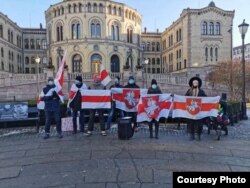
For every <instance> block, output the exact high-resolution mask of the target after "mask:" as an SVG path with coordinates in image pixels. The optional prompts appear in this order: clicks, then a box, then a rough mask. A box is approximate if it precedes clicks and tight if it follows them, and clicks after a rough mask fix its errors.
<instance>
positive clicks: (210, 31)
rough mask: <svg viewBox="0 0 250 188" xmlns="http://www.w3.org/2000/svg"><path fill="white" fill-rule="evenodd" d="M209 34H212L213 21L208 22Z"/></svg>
mask: <svg viewBox="0 0 250 188" xmlns="http://www.w3.org/2000/svg"><path fill="white" fill-rule="evenodd" d="M209 35H214V23H213V22H210V23H209Z"/></svg>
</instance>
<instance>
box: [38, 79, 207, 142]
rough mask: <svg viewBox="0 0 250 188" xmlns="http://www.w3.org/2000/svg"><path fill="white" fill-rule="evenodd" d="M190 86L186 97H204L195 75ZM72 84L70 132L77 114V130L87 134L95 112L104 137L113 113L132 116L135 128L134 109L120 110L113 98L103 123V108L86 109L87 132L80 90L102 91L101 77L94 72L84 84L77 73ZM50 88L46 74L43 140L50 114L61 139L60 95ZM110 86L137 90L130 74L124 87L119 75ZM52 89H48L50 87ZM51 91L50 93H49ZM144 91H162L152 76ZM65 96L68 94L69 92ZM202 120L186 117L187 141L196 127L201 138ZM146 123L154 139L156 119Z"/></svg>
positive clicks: (134, 127)
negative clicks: (88, 84) (89, 80)
mask: <svg viewBox="0 0 250 188" xmlns="http://www.w3.org/2000/svg"><path fill="white" fill-rule="evenodd" d="M189 86H190V89H188V91H187V92H186V96H194V97H204V96H206V94H205V92H204V91H203V90H202V89H201V86H202V81H201V79H200V78H199V77H193V78H191V79H190V81H189ZM72 87H74V88H75V91H76V92H75V93H74V94H73V95H74V96H73V98H72V100H69V102H68V107H69V108H70V109H71V111H72V116H73V117H72V124H73V132H72V133H73V134H76V133H77V131H78V130H77V117H78V114H79V124H80V126H79V127H80V132H82V133H84V134H85V135H86V136H91V135H92V132H93V129H94V122H95V120H96V118H95V117H96V112H97V113H98V120H99V123H100V129H101V135H102V136H107V132H106V131H107V130H108V129H110V127H111V123H112V120H113V117H114V115H116V116H118V114H119V117H120V118H121V117H124V116H130V117H131V118H132V124H133V129H134V131H135V132H136V131H138V125H137V121H136V117H137V112H124V111H123V110H121V109H117V108H116V103H115V101H114V100H112V101H111V109H110V111H109V115H108V118H107V123H105V118H104V109H88V111H89V121H88V127H87V131H85V126H84V125H85V118H84V114H85V112H86V109H82V103H81V101H82V95H81V90H87V89H89V90H106V87H105V86H103V85H102V83H101V77H100V76H99V75H95V76H94V77H93V84H92V85H91V86H87V85H86V84H84V83H83V80H82V77H81V76H77V77H76V78H75V81H74V84H73V85H72ZM53 88H55V83H54V79H53V78H52V77H50V78H49V79H48V83H47V85H46V87H44V88H43V93H44V97H42V98H41V100H42V101H44V102H45V108H44V110H45V118H46V121H45V135H44V137H43V138H44V139H48V138H49V137H50V126H51V118H52V115H54V119H55V122H56V130H57V136H58V138H62V137H63V136H62V125H61V124H62V123H61V117H60V98H59V96H58V93H57V92H55V91H53ZM112 88H133V89H136V88H137V89H139V88H140V87H139V86H138V85H137V84H136V82H135V78H134V77H133V76H130V77H129V79H128V83H127V85H125V86H122V85H121V83H120V78H119V77H118V76H117V77H115V79H114V84H113V85H111V86H110V88H109V89H112ZM51 89H52V90H51ZM51 91H53V92H51ZM147 94H162V91H161V89H160V87H159V86H158V84H157V81H156V80H155V79H152V80H151V85H150V87H149V88H148V90H147ZM69 95H72V94H71V93H70V94H69ZM153 124H154V126H155V134H154V136H153ZM202 124H203V122H202V119H198V120H193V119H188V121H187V125H188V127H189V130H190V140H194V139H195V130H197V135H198V140H200V139H201V132H202ZM148 125H149V133H150V138H156V139H158V137H159V134H158V132H159V120H158V121H157V120H156V119H152V121H150V122H148Z"/></svg>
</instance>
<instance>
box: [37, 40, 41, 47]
mask: <svg viewBox="0 0 250 188" xmlns="http://www.w3.org/2000/svg"><path fill="white" fill-rule="evenodd" d="M36 49H41V41H40V39H37V40H36Z"/></svg>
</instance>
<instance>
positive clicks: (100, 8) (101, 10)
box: [99, 4, 103, 13]
mask: <svg viewBox="0 0 250 188" xmlns="http://www.w3.org/2000/svg"><path fill="white" fill-rule="evenodd" d="M99 12H100V13H103V5H102V4H100V5H99Z"/></svg>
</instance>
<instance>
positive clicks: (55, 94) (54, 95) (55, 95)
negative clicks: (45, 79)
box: [52, 91, 58, 99]
mask: <svg viewBox="0 0 250 188" xmlns="http://www.w3.org/2000/svg"><path fill="white" fill-rule="evenodd" d="M52 97H53V99H57V98H58V95H57V93H56V92H55V91H53V93H52Z"/></svg>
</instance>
